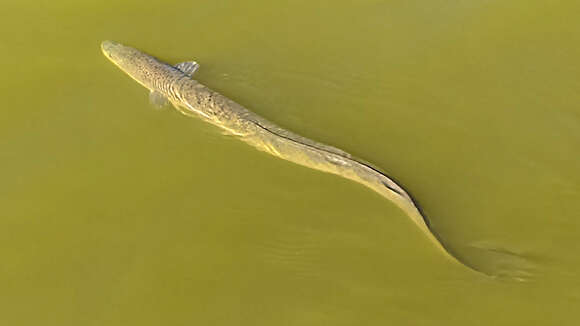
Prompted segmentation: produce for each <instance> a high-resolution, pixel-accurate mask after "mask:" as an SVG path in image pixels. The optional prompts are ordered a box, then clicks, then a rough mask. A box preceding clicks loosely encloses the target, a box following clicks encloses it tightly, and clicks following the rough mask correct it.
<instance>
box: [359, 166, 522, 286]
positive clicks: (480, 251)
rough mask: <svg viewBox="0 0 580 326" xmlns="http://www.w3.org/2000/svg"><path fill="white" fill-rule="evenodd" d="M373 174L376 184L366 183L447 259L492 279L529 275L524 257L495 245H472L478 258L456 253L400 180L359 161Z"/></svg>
mask: <svg viewBox="0 0 580 326" xmlns="http://www.w3.org/2000/svg"><path fill="white" fill-rule="evenodd" d="M358 163H359V164H361V165H364V166H365V167H367V168H369V169H371V170H372V171H373V172H374V173H376V175H377V178H378V179H379V184H380V185H378V186H377V183H374V184H369V183H368V182H364V183H365V184H366V185H367V186H369V187H371V188H372V189H373V190H375V191H377V192H378V193H380V194H381V195H383V196H384V197H386V198H387V199H390V200H391V201H393V202H394V203H395V204H397V206H399V208H401V209H402V210H403V211H404V212H405V213H406V214H407V215H408V216H409V217H410V218H411V220H412V221H413V222H415V224H416V225H417V226H418V227H419V229H421V231H423V233H424V234H425V235H426V236H427V238H429V240H431V242H433V244H434V245H435V246H436V247H437V248H439V249H440V251H441V252H442V253H443V254H444V255H445V256H446V257H447V258H448V259H450V260H452V261H454V262H456V263H458V264H460V265H462V266H464V267H467V268H468V269H470V270H472V271H474V272H476V273H479V274H482V275H485V276H488V277H492V278H507V279H513V280H518V281H524V280H526V279H528V278H529V277H530V276H531V273H530V272H529V270H531V269H532V268H533V267H532V265H531V263H529V262H528V261H527V260H526V259H525V258H524V257H522V256H521V255H519V254H516V253H513V252H511V251H509V250H506V249H503V248H500V249H498V248H497V247H489V246H488V248H485V247H481V246H477V247H475V246H472V248H470V249H477V252H474V254H475V255H477V256H478V257H473V258H470V259H467V258H465V257H464V256H462V255H461V254H459V253H458V252H457V251H456V250H455V249H454V248H452V247H451V246H449V245H448V244H447V243H446V242H445V241H444V240H443V239H442V238H441V236H440V235H439V234H438V233H437V232H436V231H435V230H434V229H433V227H432V225H431V222H430V221H429V219H428V218H427V216H426V215H425V213H424V212H423V210H422V209H421V207H420V206H419V204H418V203H417V201H416V200H415V199H414V198H413V197H412V196H411V194H409V192H408V191H406V190H405V189H404V188H403V187H402V186H400V184H399V183H397V182H396V181H394V180H393V179H392V178H390V177H389V176H387V175H386V174H384V173H383V172H381V171H379V170H377V169H375V168H373V167H372V166H370V165H369V164H366V163H362V162H358Z"/></svg>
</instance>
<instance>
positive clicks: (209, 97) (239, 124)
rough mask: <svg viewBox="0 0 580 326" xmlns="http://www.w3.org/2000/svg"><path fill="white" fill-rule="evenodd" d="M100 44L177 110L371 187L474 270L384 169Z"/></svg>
mask: <svg viewBox="0 0 580 326" xmlns="http://www.w3.org/2000/svg"><path fill="white" fill-rule="evenodd" d="M101 47H102V50H103V53H104V54H105V56H107V58H109V59H110V60H111V61H112V62H113V63H115V64H116V65H117V66H118V67H119V68H121V70H123V71H124V72H125V73H127V74H128V75H129V76H131V77H132V78H133V79H135V80H136V81H137V82H139V83H140V84H141V85H143V86H145V87H146V88H148V89H149V90H150V91H157V92H160V93H162V94H163V95H165V96H166V97H167V99H168V100H169V101H170V102H171V103H172V104H173V106H175V108H176V109H177V110H179V111H180V112H181V113H183V114H185V115H188V116H199V117H202V118H203V119H205V120H206V121H208V122H210V123H212V124H214V125H216V126H218V127H220V128H222V129H225V130H227V131H228V132H229V133H232V134H234V135H237V136H239V138H240V139H242V140H243V141H245V142H247V143H248V144H250V145H252V146H254V147H257V148H258V149H260V150H263V151H266V152H268V153H270V154H272V155H274V156H277V157H280V158H282V159H285V160H288V161H291V162H294V163H297V164H300V165H303V166H307V167H310V168H313V169H317V170H320V171H324V172H329V173H334V174H337V175H340V176H342V177H345V178H348V179H351V180H354V181H356V182H359V183H361V184H363V185H365V186H367V187H369V188H371V189H373V190H374V191H376V192H378V193H379V194H381V195H382V196H384V197H386V198H388V199H389V200H391V201H392V202H394V203H395V204H396V205H397V206H399V207H400V208H401V209H402V210H403V211H404V212H405V213H406V214H407V215H408V216H409V217H410V218H411V220H413V222H415V224H416V225H417V226H418V227H419V228H420V229H421V230H422V231H423V232H424V233H425V235H426V236H427V237H428V238H429V239H430V240H431V241H432V242H433V243H434V244H435V245H436V246H437V247H438V248H439V249H441V251H442V252H443V253H444V254H445V255H446V256H447V257H449V258H450V259H452V260H453V261H456V262H459V263H461V264H463V265H465V266H467V267H470V268H472V269H474V270H475V268H473V267H472V266H469V265H467V264H466V263H465V262H463V261H461V260H459V258H458V257H457V256H456V255H454V254H452V253H451V251H450V249H449V248H448V247H447V246H445V245H444V244H443V243H442V242H441V241H440V239H439V237H438V236H437V235H436V233H435V232H434V231H433V230H432V229H431V228H430V226H429V223H428V220H427V219H426V218H425V216H424V215H423V214H422V212H421V210H420V209H419V208H418V206H417V205H416V203H415V201H414V200H413V199H412V198H411V196H410V195H409V194H408V193H407V192H406V191H405V190H404V189H403V188H402V187H401V186H399V185H397V184H396V183H395V182H394V181H393V180H391V179H390V178H389V177H388V176H386V175H385V174H384V173H381V172H379V171H378V170H377V169H375V168H373V167H371V166H369V165H368V164H366V163H362V162H361V161H359V160H356V159H354V158H353V157H352V156H351V155H350V154H348V153H345V152H344V151H342V150H340V149H337V148H334V147H332V146H328V145H324V144H320V143H317V142H315V141H313V140H310V139H307V138H304V137H301V136H299V135H296V134H294V133H292V132H290V131H287V130H285V129H282V128H281V127H278V126H277V125H275V124H274V123H272V122H270V121H268V120H266V119H264V118H262V117H260V116H258V115H256V114H255V113H253V112H251V111H249V110H247V109H246V108H244V107H242V106H241V105H239V104H237V103H235V102H234V101H232V100H230V99H228V98H226V97H225V96H223V95H221V94H219V93H217V92H214V91H212V90H211V89H209V88H207V87H205V86H204V85H202V84H200V83H199V82H197V81H195V80H193V79H192V78H191V77H189V76H187V75H185V74H184V73H182V72H181V71H180V70H178V69H177V68H175V67H173V66H171V65H168V64H166V63H163V62H161V61H159V60H157V59H156V58H154V57H152V56H149V55H147V54H145V53H143V52H141V51H139V50H136V49H134V48H131V47H128V46H124V45H121V44H118V43H115V42H112V41H105V42H103V43H102V45H101Z"/></svg>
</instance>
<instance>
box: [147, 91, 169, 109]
mask: <svg viewBox="0 0 580 326" xmlns="http://www.w3.org/2000/svg"><path fill="white" fill-rule="evenodd" d="M149 103H151V104H153V106H155V107H156V108H162V107H164V106H166V105H167V104H169V101H168V100H167V97H165V95H163V94H161V93H160V92H157V91H151V93H149Z"/></svg>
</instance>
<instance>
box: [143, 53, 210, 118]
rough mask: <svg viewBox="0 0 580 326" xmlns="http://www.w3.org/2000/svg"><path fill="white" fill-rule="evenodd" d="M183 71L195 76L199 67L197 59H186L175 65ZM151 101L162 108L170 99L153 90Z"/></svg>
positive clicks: (150, 96)
mask: <svg viewBox="0 0 580 326" xmlns="http://www.w3.org/2000/svg"><path fill="white" fill-rule="evenodd" d="M174 67H175V68H177V69H178V70H179V71H181V72H182V73H184V74H186V75H187V76H189V77H193V74H194V73H195V72H196V71H197V69H199V64H198V63H197V62H195V61H185V62H181V63H178V64H176V65H175V66H174ZM149 102H150V103H151V104H153V106H155V107H157V108H162V107H164V106H166V105H167V104H169V100H167V97H165V96H164V95H163V94H161V93H160V92H156V91H152V92H151V93H150V94H149Z"/></svg>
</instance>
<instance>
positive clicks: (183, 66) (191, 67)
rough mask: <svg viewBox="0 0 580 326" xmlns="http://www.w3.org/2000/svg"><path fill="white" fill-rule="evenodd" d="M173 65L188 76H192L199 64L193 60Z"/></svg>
mask: <svg viewBox="0 0 580 326" xmlns="http://www.w3.org/2000/svg"><path fill="white" fill-rule="evenodd" d="M174 67H175V68H177V69H179V70H180V71H181V72H182V73H184V74H186V75H188V76H189V77H193V74H194V73H195V72H196V71H197V69H199V64H198V63H197V62H195V61H186V62H181V63H178V64H176V65H175V66H174Z"/></svg>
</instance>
